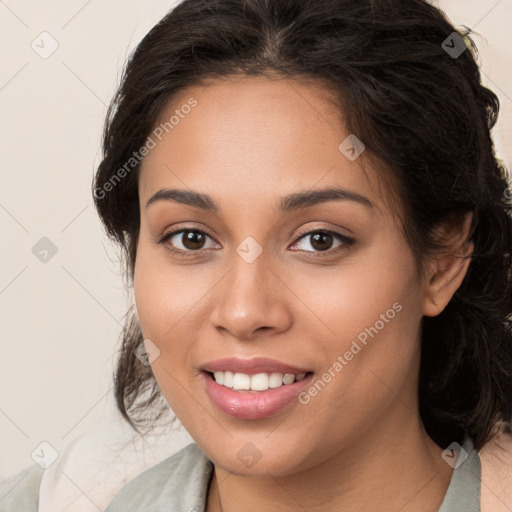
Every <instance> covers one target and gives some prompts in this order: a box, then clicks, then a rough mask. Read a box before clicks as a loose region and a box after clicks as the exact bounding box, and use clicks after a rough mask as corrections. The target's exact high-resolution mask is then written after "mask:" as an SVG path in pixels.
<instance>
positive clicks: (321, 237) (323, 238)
mask: <svg viewBox="0 0 512 512" xmlns="http://www.w3.org/2000/svg"><path fill="white" fill-rule="evenodd" d="M312 238H313V240H312V241H311V246H312V247H314V248H315V249H317V250H319V251H324V250H328V249H330V246H331V244H332V235H330V234H329V233H315V234H314V235H312ZM326 242H327V244H326Z"/></svg>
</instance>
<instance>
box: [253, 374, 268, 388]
mask: <svg viewBox="0 0 512 512" xmlns="http://www.w3.org/2000/svg"><path fill="white" fill-rule="evenodd" d="M251 389H252V390H253V391H265V390H266V389H268V375H267V374H266V373H257V374H255V375H251Z"/></svg>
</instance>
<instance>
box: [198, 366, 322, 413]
mask: <svg viewBox="0 0 512 512" xmlns="http://www.w3.org/2000/svg"><path fill="white" fill-rule="evenodd" d="M301 373H302V374H303V376H302V375H300V374H299V375H296V374H282V373H278V372H272V373H266V372H260V373H256V374H252V375H248V374H243V373H240V372H236V373H232V372H229V371H226V372H222V371H219V370H218V371H216V372H211V371H205V370H203V371H202V372H201V374H202V376H203V384H204V386H205V388H204V389H205V392H206V394H207V396H208V397H209V398H210V400H211V402H212V403H213V404H214V405H215V406H216V408H217V409H218V410H220V411H221V412H222V413H224V414H226V415H228V416H230V417H231V418H236V419H239V420H261V419H264V418H268V417H270V416H274V415H276V414H278V413H279V412H281V411H283V410H284V409H289V408H290V407H292V406H293V404H294V403H295V406H298V405H300V403H301V402H300V400H299V397H300V395H301V393H304V391H305V390H306V389H307V388H308V387H309V386H310V385H311V381H312V380H313V376H314V372H312V371H308V372H301ZM231 376H232V377H231ZM297 377H301V378H300V380H296V379H297ZM217 379H219V381H220V380H222V384H220V383H219V382H217ZM292 379H293V382H292ZM230 380H231V382H230ZM286 382H288V384H287V383H286ZM229 385H231V387H229ZM271 385H274V386H275V387H271ZM251 387H255V388H260V389H251ZM236 388H243V389H236ZM301 407H303V406H302V405H301Z"/></svg>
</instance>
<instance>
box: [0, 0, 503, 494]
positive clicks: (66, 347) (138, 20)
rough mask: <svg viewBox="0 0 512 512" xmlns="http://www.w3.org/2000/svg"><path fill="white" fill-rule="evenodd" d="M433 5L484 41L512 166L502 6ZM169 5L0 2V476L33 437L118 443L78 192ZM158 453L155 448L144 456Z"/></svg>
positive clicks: (99, 254)
mask: <svg viewBox="0 0 512 512" xmlns="http://www.w3.org/2000/svg"><path fill="white" fill-rule="evenodd" d="M436 3H437V2H436ZM439 4H440V5H441V7H442V8H443V9H445V11H446V12H447V13H448V15H449V17H450V18H451V19H452V21H453V22H454V23H455V24H456V25H457V26H460V25H467V26H469V27H472V28H474V29H475V30H476V32H478V33H479V34H481V35H482V36H483V37H477V36H475V41H476V43H477V45H478V47H479V49H480V54H481V59H482V62H483V67H482V70H483V78H484V82H485V83H486V84H488V86H489V87H491V88H492V89H493V90H494V91H495V92H496V93H497V94H498V96H499V97H500V100H501V103H502V113H501V117H500V121H499V124H498V127H497V128H496V130H495V134H494V135H495V140H496V143H497V146H498V151H499V154H500V155H501V157H502V158H503V159H504V160H505V162H506V164H507V166H508V167H509V168H510V167H511V160H512V159H511V157H512V144H511V142H510V140H511V131H512V130H511V127H512V54H511V49H510V48H511V37H510V26H509V25H510V20H512V0H445V1H440V2H439ZM172 5H174V2H170V1H163V0H153V1H151V2H144V1H142V0H124V1H120V0H115V1H114V0H109V1H100V0H89V1H85V0H72V1H66V2H64V1H63V0H48V1H45V2H29V1H27V0H5V1H4V0H0V34H1V36H0V37H1V41H2V45H1V47H0V62H1V66H0V109H1V113H2V117H1V123H0V141H1V142H0V144H1V149H2V151H1V163H0V165H1V173H2V179H1V183H2V184H1V188H0V227H1V242H0V243H1V248H2V250H1V251H0V325H1V343H2V344H1V347H2V356H1V359H0V433H1V435H0V480H1V479H2V478H4V477H5V476H7V475H9V474H11V473H13V472H15V471H18V470H20V469H21V468H24V467H27V466H29V465H31V464H33V463H34V462H33V461H32V459H31V458H30V454H31V452H32V451H33V450H34V449H35V448H36V447H37V446H38V445H39V444H40V442H42V441H47V442H49V443H50V444H51V445H52V446H53V447H54V448H55V449H56V450H57V451H58V452H59V454H60V459H59V461H60V463H61V464H63V463H64V462H65V457H66V454H68V453H70V446H73V443H76V442H77V441H76V440H77V439H82V440H83V439H88V442H90V443H91V444H90V445H88V446H89V448H88V450H92V451H94V450H95V449H96V450H99V451H101V449H103V448H104V445H105V444H108V442H106V441H105V438H104V437H103V441H100V438H101V436H102V435H103V434H104V433H105V425H109V424H110V423H111V422H112V421H113V422H116V425H117V426H116V427H115V428H116V429H118V430H119V432H121V434H119V436H120V439H126V436H127V431H126V430H123V429H124V426H123V425H122V423H121V422H120V421H119V420H118V419H117V416H116V414H115V411H114V406H113V402H112V399H111V381H112V378H111V375H112V371H113V363H114V353H115V350H116V348H117V346H118V336H119V333H120V330H121V325H122V317H123V314H124V313H125V310H126V304H127V300H128V299H127V296H126V294H125V292H124V290H123V282H122V280H121V278H120V275H119V270H120V265H119V262H118V261H119V255H118V252H117V250H116V249H115V248H113V247H112V245H111V244H110V242H109V241H108V240H107V238H106V237H105V236H104V234H103V232H102V228H101V225H100V222H99V220H98V218H97V216H96V212H95V210H94V207H93V204H92V197H91V192H90V185H91V179H92V176H93V172H94V169H95V166H96V165H97V164H98V162H99V156H100V149H99V148H100V134H101V129H102V125H103V120H104V115H105V112H106V106H107V104H108V102H109V101H110V99H111V97H112V94H113V92H114V90H115V87H116V84H117V81H118V78H119V73H120V70H121V67H122V65H123V63H124V61H125V59H126V57H127V55H128V53H129V51H130V50H132V49H133V48H134V46H135V45H136V44H137V43H138V42H139V41H140V39H141V38H142V36H143V35H144V34H145V33H146V32H147V31H148V30H149V29H150V28H151V27H152V26H153V25H154V24H155V23H156V22H157V21H158V20H159V19H160V18H161V17H162V16H163V15H164V14H165V13H166V12H167V11H168V10H169V9H170V8H171V7H172ZM43 31H47V32H48V33H49V34H51V36H52V37H53V38H54V39H55V40H56V41H57V42H58V45H59V46H58V48H57V50H56V51H55V52H54V53H53V54H52V55H51V56H49V57H48V58H47V59H43V58H41V56H40V55H39V54H38V53H37V52H36V51H34V49H33V48H32V47H31V44H32V42H33V41H34V40H35V43H34V44H39V47H41V43H40V42H39V43H38V41H40V40H41V37H47V36H40V34H41V32H43ZM50 43H51V41H50V39H46V44H45V48H46V50H48V48H50V46H49V45H50ZM40 51H43V49H42V48H41V49H40ZM42 237H48V238H49V239H50V240H51V241H52V242H53V244H55V246H56V247H57V250H58V251H57V253H56V254H55V256H53V257H52V258H51V259H50V260H49V261H48V262H46V263H43V262H41V261H40V260H39V259H37V258H36V256H35V255H34V254H33V253H32V247H33V246H34V245H35V244H36V243H37V242H38V241H39V240H40V239H41V238H42ZM113 431H114V430H113ZM123 432H124V433H123ZM116 435H118V434H116ZM95 436H97V437H95ZM123 436H125V437H123ZM168 436H169V435H168ZM95 439H96V440H95ZM168 439H170V443H171V444H169V453H172V451H174V450H175V449H177V448H179V447H181V446H182V445H183V444H186V443H187V442H188V438H187V436H186V435H184V436H182V437H177V435H174V434H172V435H170V436H169V437H168ZM102 442H103V445H102ZM164 444H165V443H164ZM102 446H103V448H102ZM166 446H167V445H166ZM166 455H167V453H165V451H162V450H161V449H160V451H158V453H157V454H156V455H152V456H151V457H156V459H158V458H163V457H164V456H166ZM80 457H83V455H81V454H78V455H76V457H75V459H76V458H78V459H80ZM149 460H154V459H151V458H150V459H149ZM63 461H64V462H63ZM125 462H126V463H127V464H128V463H129V461H128V459H127V460H126V461H125ZM75 464H77V463H76V461H75ZM75 467H79V463H78V466H75ZM137 467H139V466H137ZM140 467H142V466H140ZM78 478H79V476H78V475H77V474H76V473H75V482H76V479H78ZM75 487H78V486H77V485H75Z"/></svg>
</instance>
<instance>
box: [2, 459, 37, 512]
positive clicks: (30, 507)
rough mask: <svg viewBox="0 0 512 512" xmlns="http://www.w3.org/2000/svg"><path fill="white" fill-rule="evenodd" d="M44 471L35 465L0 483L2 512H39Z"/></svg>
mask: <svg viewBox="0 0 512 512" xmlns="http://www.w3.org/2000/svg"><path fill="white" fill-rule="evenodd" d="M43 473H44V469H42V468H41V467H39V466H37V465H34V466H31V467H28V468H25V469H23V470H22V471H19V472H18V473H15V474H14V475H12V476H10V477H9V478H7V479H6V480H3V481H2V482H0V510H1V511H2V512H37V510H38V506H39V487H40V485H41V479H42V477H43Z"/></svg>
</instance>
